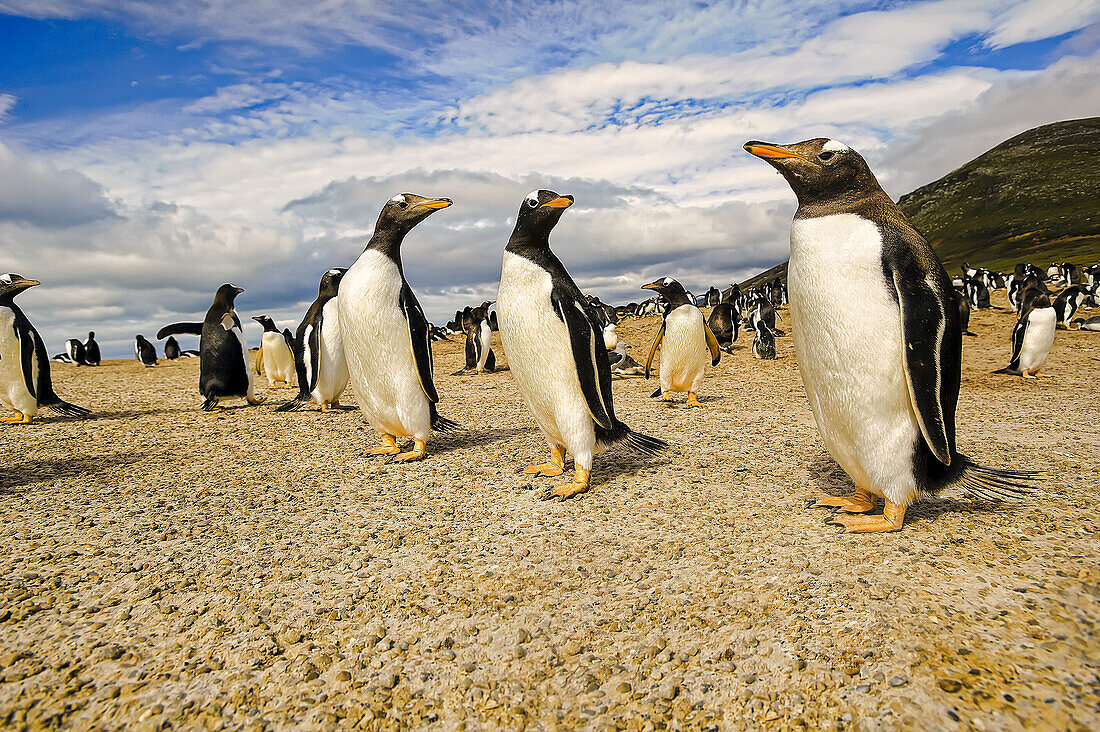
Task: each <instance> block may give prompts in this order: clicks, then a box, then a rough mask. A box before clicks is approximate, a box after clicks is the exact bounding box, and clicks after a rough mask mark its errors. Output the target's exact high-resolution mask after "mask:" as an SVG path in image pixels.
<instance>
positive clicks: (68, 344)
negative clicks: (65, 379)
mask: <svg viewBox="0 0 1100 732" xmlns="http://www.w3.org/2000/svg"><path fill="white" fill-rule="evenodd" d="M65 353H66V354H67V355H68V356H69V359H70V360H72V362H73V363H75V364H76V365H77V366H87V365H88V361H87V359H86V358H85V355H86V353H87V351H86V349H85V348H84V344H83V343H81V342H80V339H79V338H70V339H69V340H67V341H65Z"/></svg>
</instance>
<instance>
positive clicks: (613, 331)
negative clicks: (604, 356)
mask: <svg viewBox="0 0 1100 732" xmlns="http://www.w3.org/2000/svg"><path fill="white" fill-rule="evenodd" d="M617 345H619V326H617V325H615V324H614V323H608V324H607V325H605V326H604V327H603V347H604V348H606V349H607V350H609V351H614V350H615V346H617Z"/></svg>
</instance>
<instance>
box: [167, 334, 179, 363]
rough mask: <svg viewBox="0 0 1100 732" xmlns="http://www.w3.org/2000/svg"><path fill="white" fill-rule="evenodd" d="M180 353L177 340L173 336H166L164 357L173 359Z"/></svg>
mask: <svg viewBox="0 0 1100 732" xmlns="http://www.w3.org/2000/svg"><path fill="white" fill-rule="evenodd" d="M181 355H182V354H181V353H180V343H179V341H177V340H176V339H175V338H174V337H173V336H168V340H166V341H165V342H164V357H165V358H166V359H168V360H169V361H175V360H176V359H177V358H179V357H180V356H181Z"/></svg>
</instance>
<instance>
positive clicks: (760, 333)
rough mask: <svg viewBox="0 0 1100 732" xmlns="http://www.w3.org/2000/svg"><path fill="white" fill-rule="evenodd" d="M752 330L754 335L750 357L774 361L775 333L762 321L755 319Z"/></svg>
mask: <svg viewBox="0 0 1100 732" xmlns="http://www.w3.org/2000/svg"><path fill="white" fill-rule="evenodd" d="M753 330H754V331H755V332H756V335H755V336H754V337H753V339H752V357H753V358H759V359H763V360H765V361H774V360H775V359H776V353H775V334H774V333H772V331H771V328H769V327H768V326H767V325H766V324H765V323H764V322H763V321H757V323H756V327H755V328H754V329H753Z"/></svg>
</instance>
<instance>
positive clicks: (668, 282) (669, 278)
mask: <svg viewBox="0 0 1100 732" xmlns="http://www.w3.org/2000/svg"><path fill="white" fill-rule="evenodd" d="M671 284H672V278H671V277H665V287H668V286H669V285H671Z"/></svg>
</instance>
